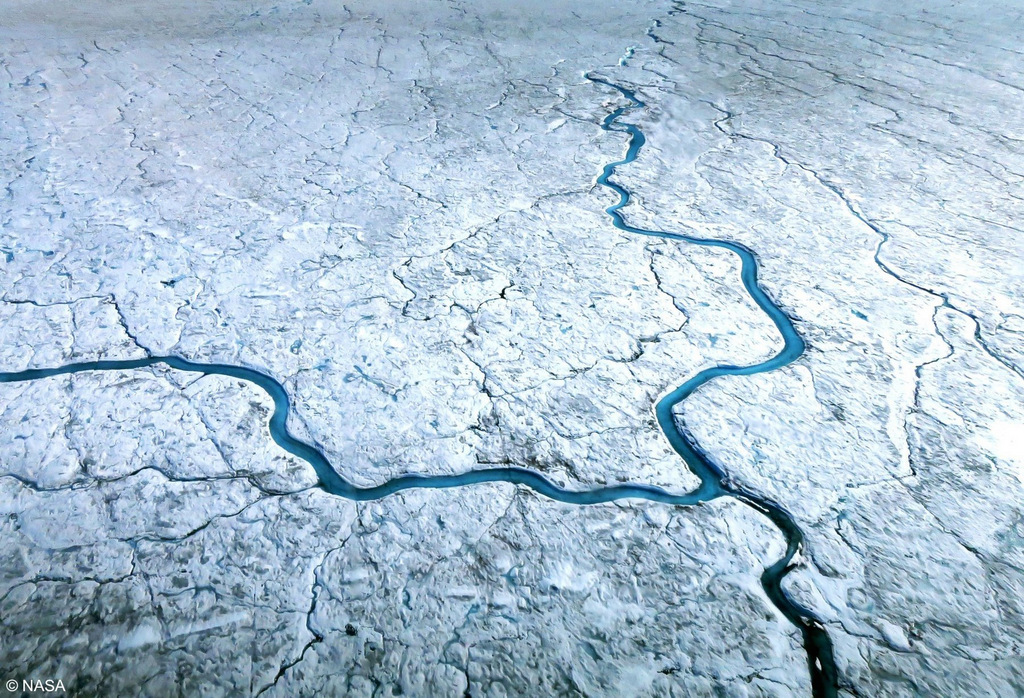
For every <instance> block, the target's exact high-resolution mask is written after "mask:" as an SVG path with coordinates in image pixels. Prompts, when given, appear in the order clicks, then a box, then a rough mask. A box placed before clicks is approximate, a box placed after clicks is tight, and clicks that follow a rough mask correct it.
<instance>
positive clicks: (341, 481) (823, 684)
mask: <svg viewBox="0 0 1024 698" xmlns="http://www.w3.org/2000/svg"><path fill="white" fill-rule="evenodd" d="M587 78H588V79H589V80H590V81H591V82H593V83H595V84H598V85H603V86H605V87H609V88H612V89H614V90H616V91H618V93H619V94H620V95H622V96H623V97H624V98H626V100H628V102H629V104H628V105H626V106H623V107H619V108H618V109H615V110H614V111H613V112H611V113H610V114H608V116H607V117H606V118H605V119H604V120H603V121H602V122H601V128H602V129H604V130H605V131H613V132H621V133H626V134H628V136H629V145H628V148H627V150H626V156H625V157H624V158H623V159H622V160H619V161H616V162H613V163H610V164H608V165H605V167H604V169H603V170H602V172H601V174H600V176H599V177H598V178H597V181H598V183H599V184H601V185H602V186H604V187H607V188H608V189H611V190H612V191H613V192H615V193H616V194H618V196H619V201H618V202H617V203H615V204H613V205H612V206H609V207H608V208H607V209H605V211H606V212H607V214H608V215H609V216H610V217H611V219H612V223H613V224H614V225H615V227H616V228H618V229H620V230H623V231H625V232H627V233H635V234H638V235H647V236H651V237H658V238H665V239H669V240H677V241H680V242H685V243H689V244H693V245H701V246H704V247H720V248H723V249H726V250H729V251H730V252H733V253H735V254H736V255H738V256H739V258H740V261H741V263H742V267H741V275H740V276H741V280H742V282H743V287H744V288H745V289H746V290H747V292H748V293H749V294H750V296H751V297H752V298H753V299H754V302H755V303H757V305H758V306H759V307H760V308H761V309H762V310H763V311H764V312H765V313H767V314H768V316H769V317H771V319H772V321H773V322H774V323H775V326H776V327H777V328H778V329H779V331H780V332H781V333H782V336H783V338H784V340H785V346H784V348H783V349H782V351H781V352H779V353H778V354H777V355H775V356H774V357H772V358H771V359H768V360H767V361H764V362H762V363H758V364H754V365H751V366H730V365H719V366H715V367H713V368H709V369H706V370H704V371H701V372H700V373H698V374H697V375H695V376H694V377H693V378H691V379H690V380H688V381H686V382H685V383H683V384H682V385H681V386H679V387H678V388H676V389H675V390H673V391H671V392H670V393H668V394H667V395H665V397H663V398H662V399H661V400H660V401H659V402H658V404H657V406H656V408H655V411H656V414H657V419H658V424H659V425H660V426H661V429H662V431H663V432H664V434H665V437H666V438H667V439H668V441H669V443H670V444H671V445H672V448H674V449H675V451H676V452H677V453H678V454H679V455H680V456H681V457H682V458H683V460H684V461H685V462H686V465H687V466H688V467H689V468H690V470H692V471H693V473H694V474H695V475H696V476H697V477H698V478H699V479H700V481H701V484H700V486H699V487H698V488H697V489H696V490H694V491H693V492H689V493H686V494H674V493H671V492H669V491H667V490H665V489H662V488H660V487H655V486H653V485H644V484H631V483H624V484H618V485H610V486H606V487H594V488H590V489H568V488H565V487H560V486H559V485H556V484H555V483H553V482H552V481H551V480H549V479H547V478H546V477H544V476H543V475H541V474H540V473H538V472H536V471H533V470H529V469H527V468H520V467H500V468H481V469H478V470H471V471H468V472H464V473H459V474H457V475H418V474H408V475H402V476H399V477H396V478H393V479H391V480H388V481H386V482H383V483H381V484H379V485H375V486H373V487H359V486H357V485H354V484H353V483H351V482H349V481H348V480H346V479H345V478H344V477H342V476H341V475H340V474H339V473H338V471H337V470H335V469H334V467H333V466H332V465H331V463H330V461H329V460H328V459H327V457H326V456H325V455H324V454H323V452H322V451H321V450H320V449H319V448H317V447H316V446H315V445H313V444H310V443H307V442H305V441H302V440H301V439H298V438H296V437H295V436H294V435H293V434H291V432H289V431H288V412H289V410H290V408H291V403H290V401H289V398H288V393H287V392H286V391H285V389H284V386H283V385H282V384H281V383H280V382H279V381H277V380H276V379H274V378H272V377H271V376H269V375H267V374H265V373H262V372H260V371H257V370H255V369H252V368H246V367H243V366H234V365H230V364H218V363H199V362H195V361H189V360H188V359H184V358H182V357H179V356H148V357H146V358H142V359H128V360H123V361H86V362H81V363H72V364H67V365H64V366H59V367H55V368H42V369H28V370H24V371H13V372H6V373H4V372H0V383H16V382H24V381H33V380H40V379H43V378H51V377H54V376H63V375H68V374H73V373H82V372H86V371H126V370H132V369H141V368H147V367H150V366H156V365H164V366H168V367H170V368H172V369H175V370H178V371H188V372H193V373H201V374H210V375H221V376H229V377H232V378H237V379H239V380H243V381H247V382H249V383H252V384H255V385H257V386H259V387H260V388H262V389H263V390H264V391H266V392H267V394H268V395H270V397H271V398H272V399H273V401H274V411H273V414H272V415H271V417H270V436H271V438H272V439H273V440H274V442H275V443H277V445H279V446H280V447H281V448H283V449H284V450H285V451H287V452H289V453H291V454H293V455H295V456H297V457H298V458H301V459H302V460H304V461H305V462H306V463H308V464H309V465H310V466H312V468H313V470H314V471H316V474H317V477H318V478H319V480H320V486H321V487H322V488H323V489H324V490H325V491H327V492H329V493H330V494H333V495H337V496H338V497H343V498H345V499H349V500H353V501H359V502H364V501H370V500H376V499H381V498H384V497H387V496H389V495H392V494H395V493H397V492H401V491H402V490H409V489H417V488H425V489H451V488H456V487H465V486H468V485H475V484H480V483H485V482H505V483H511V484H513V485H519V486H522V487H528V488H530V489H532V490H534V491H536V492H537V493H539V494H541V495H543V496H545V497H548V498H550V499H553V500H556V501H559V502H564V503H566V504H577V505H587V504H603V503H607V502H615V501H619V500H624V499H638V500H646V501H650V502H660V503H664V504H673V505H677V506H693V505H696V504H700V503H702V502H709V501H712V500H714V499H718V498H720V497H732V498H734V499H737V500H739V501H741V502H743V503H745V504H747V505H749V506H750V507H752V508H754V509H756V510H757V511H759V512H761V513H762V514H764V515H765V516H767V517H768V518H769V519H770V520H771V521H772V523H774V524H775V526H776V527H778V529H779V530H780V531H781V532H782V534H783V535H784V536H785V539H786V554H785V556H784V557H783V558H782V559H780V560H778V561H777V562H775V563H774V564H772V565H771V566H770V567H768V568H767V569H765V570H764V572H763V573H762V575H761V583H762V586H763V587H764V590H765V592H766V594H767V595H768V598H769V599H770V600H771V602H772V603H773V604H774V605H775V607H776V608H778V609H779V611H780V612H781V613H782V614H783V615H784V616H785V617H786V618H787V619H788V620H789V621H790V622H791V623H792V624H794V625H795V626H796V627H797V628H799V629H800V632H801V633H802V635H803V642H804V648H805V650H806V652H807V660H808V667H809V669H810V673H811V683H812V688H813V692H814V695H815V696H819V697H825V698H832V697H833V696H837V694H838V677H837V674H836V668H835V663H834V660H833V655H832V642H831V640H830V639H829V637H828V634H827V633H826V632H825V628H824V626H823V625H822V624H821V622H820V621H818V619H817V618H815V617H814V615H813V614H812V613H811V612H810V611H809V610H807V609H806V608H804V607H803V606H801V605H800V604H798V603H797V602H795V601H794V600H793V599H791V598H790V597H789V595H788V594H787V593H786V592H785V591H784V590H783V589H782V579H783V578H784V577H785V576H786V574H788V573H789V571H790V570H791V569H792V565H793V560H794V558H795V556H796V555H797V553H798V552H799V551H800V549H801V547H802V546H803V540H804V536H803V533H802V531H801V530H800V528H799V527H798V526H797V524H796V521H795V520H794V519H793V517H792V516H791V515H790V514H789V513H788V512H787V511H785V510H784V509H783V508H782V507H780V506H779V505H778V504H776V503H774V502H772V501H771V500H769V499H766V498H764V497H760V496H758V495H756V494H754V493H753V492H750V491H748V490H746V489H744V488H742V487H740V486H738V485H736V484H733V483H732V482H731V480H730V479H729V478H728V476H727V475H726V473H725V472H723V471H722V469H721V468H719V467H718V466H717V465H715V464H714V463H713V462H712V461H711V460H710V459H709V458H708V457H707V456H706V455H705V454H704V453H703V452H702V451H701V450H700V449H699V448H698V447H697V445H696V444H695V443H693V442H692V441H691V440H690V438H689V437H688V436H687V435H686V434H685V433H684V432H683V431H682V430H681V429H680V428H679V426H678V425H677V423H676V421H675V419H674V417H673V414H672V411H673V408H674V407H675V406H676V405H678V404H679V403H681V402H682V401H683V400H685V399H686V398H687V397H689V396H690V395H691V394H692V393H693V392H694V391H695V390H697V389H698V388H700V387H701V386H702V385H704V384H705V383H707V382H708V381H710V380H711V379H713V378H717V377H718V376H741V375H749V374H753V373H763V372H765V371H771V370H773V369H776V368H780V367H782V366H785V365H787V364H789V363H791V362H792V361H794V360H795V359H796V358H798V357H799V356H800V355H801V354H802V353H803V350H804V343H803V340H801V339H800V336H799V335H798V334H797V332H796V329H795V328H794V327H793V323H792V321H791V320H790V319H789V318H788V317H787V316H786V314H785V313H783V312H782V310H781V309H780V308H779V307H778V306H777V305H776V304H775V303H774V302H773V301H772V300H771V298H769V297H768V295H767V294H766V293H765V292H764V291H763V290H762V289H761V287H760V286H759V285H758V282H757V260H756V259H755V257H754V255H753V253H752V252H751V251H750V250H749V249H747V248H746V247H744V246H743V245H740V244H738V243H734V242H725V241H721V240H710V239H704V238H698V237H692V236H689V235H682V234H679V233H670V232H666V231H663V230H646V229H643V228H636V227H634V226H631V225H629V224H628V223H627V222H626V220H625V218H624V217H623V215H622V213H621V212H620V210H621V209H622V208H623V207H624V206H626V205H627V204H628V203H629V200H630V195H629V192H628V191H626V189H624V188H623V187H622V186H621V185H619V184H616V183H615V182H613V181H612V179H611V178H612V175H614V174H615V169H616V168H617V167H619V166H622V165H628V164H629V163H631V162H633V161H634V160H636V158H637V155H638V154H639V152H640V149H641V148H642V147H643V145H644V143H645V141H646V139H645V138H644V134H643V132H642V131H641V130H640V129H639V128H638V127H637V126H636V125H634V124H630V123H623V122H620V121H619V118H620V117H621V116H622V115H623V114H625V113H626V112H628V111H630V110H633V109H637V108H642V107H643V106H644V103H643V102H642V101H641V100H640V99H638V98H637V96H636V94H635V93H634V92H633V91H632V90H628V89H626V88H624V87H620V86H618V85H615V84H613V83H610V82H608V81H606V80H603V79H600V78H596V77H593V76H589V75H588V76H587Z"/></svg>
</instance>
